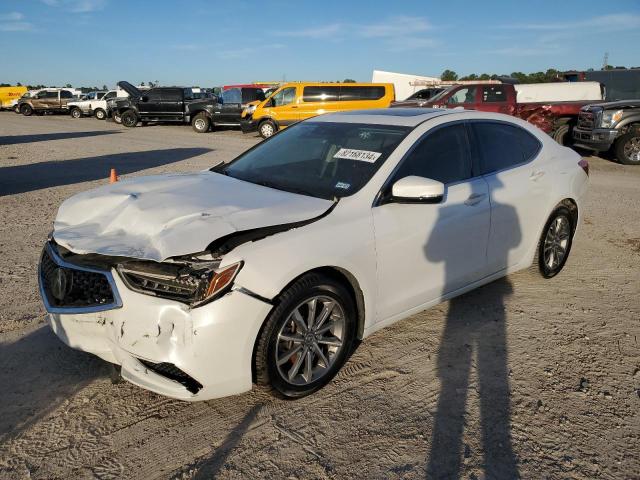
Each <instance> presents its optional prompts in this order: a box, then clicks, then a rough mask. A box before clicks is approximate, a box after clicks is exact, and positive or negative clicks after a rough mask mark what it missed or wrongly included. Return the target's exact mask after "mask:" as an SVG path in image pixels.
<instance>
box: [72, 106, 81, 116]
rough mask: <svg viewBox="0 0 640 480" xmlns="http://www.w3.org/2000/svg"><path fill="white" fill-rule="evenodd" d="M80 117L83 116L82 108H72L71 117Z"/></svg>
mask: <svg viewBox="0 0 640 480" xmlns="http://www.w3.org/2000/svg"><path fill="white" fill-rule="evenodd" d="M80 117H82V110H80V109H79V108H72V109H71V118H80Z"/></svg>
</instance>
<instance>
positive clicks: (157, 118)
mask: <svg viewBox="0 0 640 480" xmlns="http://www.w3.org/2000/svg"><path fill="white" fill-rule="evenodd" d="M118 86H119V87H120V88H122V89H123V90H124V91H126V92H127V93H128V94H129V97H127V98H119V99H117V100H116V102H115V105H114V106H113V107H112V108H111V114H112V115H113V116H114V117H116V116H119V117H120V119H121V122H122V124H123V125H124V126H125V127H135V126H136V125H137V124H138V122H141V123H142V125H145V124H146V123H147V122H178V123H191V125H192V126H193V129H194V130H195V131H196V132H198V133H204V132H208V131H209V129H211V127H214V126H238V127H239V126H240V116H241V114H242V110H243V109H244V107H245V106H246V103H248V102H249V101H253V100H258V99H260V98H259V97H260V96H262V99H264V93H263V92H262V90H261V89H258V88H255V89H251V88H249V89H245V88H243V89H232V90H226V91H225V92H223V94H222V96H221V98H220V97H216V96H211V97H210V98H198V97H201V96H200V95H195V94H194V93H193V89H191V88H184V87H156V88H152V89H151V90H148V91H146V92H141V91H140V90H138V89H137V88H136V87H134V86H133V85H131V84H130V83H129V82H118ZM233 90H237V91H235V92H234V91H233ZM245 90H246V91H245ZM258 91H259V93H258Z"/></svg>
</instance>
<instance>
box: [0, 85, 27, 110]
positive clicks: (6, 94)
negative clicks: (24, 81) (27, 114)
mask: <svg viewBox="0 0 640 480" xmlns="http://www.w3.org/2000/svg"><path fill="white" fill-rule="evenodd" d="M25 93H27V87H0V110H2V109H5V108H8V109H11V108H13V106H14V105H15V104H16V103H18V100H20V97H22V95H24V94H25Z"/></svg>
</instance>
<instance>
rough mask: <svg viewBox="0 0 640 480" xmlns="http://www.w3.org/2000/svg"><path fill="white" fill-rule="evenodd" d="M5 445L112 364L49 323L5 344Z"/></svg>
mask: <svg viewBox="0 0 640 480" xmlns="http://www.w3.org/2000/svg"><path fill="white" fill-rule="evenodd" d="M0 365H2V368H1V369H0V385H2V388H0V443H4V442H6V441H7V440H9V439H10V438H16V437H18V436H19V435H20V433H21V432H24V431H26V430H28V429H29V428H30V426H31V425H34V424H36V423H37V422H38V421H39V420H40V419H42V418H45V417H46V416H47V415H48V414H49V412H51V411H53V410H55V409H56V408H58V406H60V404H62V402H64V401H65V400H67V399H68V398H69V397H71V396H73V395H74V394H75V393H77V392H79V391H80V390H82V389H83V388H84V387H85V386H86V385H88V384H89V383H91V382H92V381H94V380H96V379H98V378H104V377H107V376H108V375H109V373H110V371H109V364H108V363H106V362H104V361H102V360H100V359H99V358H98V357H95V356H93V355H90V354H88V353H84V352H80V351H78V350H73V349H71V348H69V347H67V346H66V345H65V344H64V343H62V342H61V341H60V340H59V339H58V338H57V337H56V336H55V334H54V333H53V332H52V331H51V329H50V328H49V326H48V325H43V326H40V327H38V328H36V329H35V330H33V331H32V332H30V333H28V334H26V335H24V336H23V337H21V338H19V339H18V340H16V341H14V342H5V343H1V344H0Z"/></svg>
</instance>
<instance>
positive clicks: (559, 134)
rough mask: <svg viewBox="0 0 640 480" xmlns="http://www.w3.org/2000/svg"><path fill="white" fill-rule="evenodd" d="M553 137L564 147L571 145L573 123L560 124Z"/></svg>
mask: <svg viewBox="0 0 640 480" xmlns="http://www.w3.org/2000/svg"><path fill="white" fill-rule="evenodd" d="M553 139H554V140H555V141H556V142H558V143H559V144H560V145H562V146H563V147H569V146H570V145H571V143H572V142H571V125H569V124H568V123H565V124H563V125H560V126H559V127H558V128H556V129H555V131H554V132H553Z"/></svg>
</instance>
